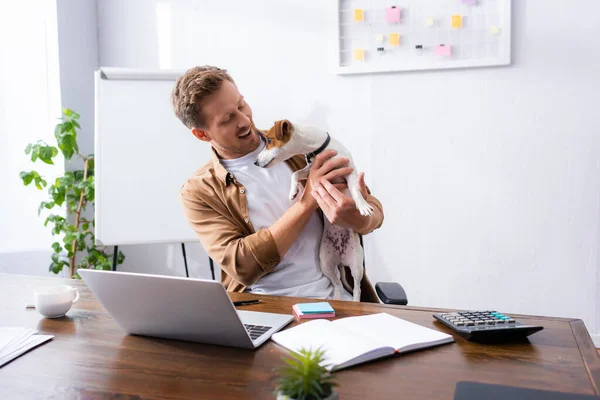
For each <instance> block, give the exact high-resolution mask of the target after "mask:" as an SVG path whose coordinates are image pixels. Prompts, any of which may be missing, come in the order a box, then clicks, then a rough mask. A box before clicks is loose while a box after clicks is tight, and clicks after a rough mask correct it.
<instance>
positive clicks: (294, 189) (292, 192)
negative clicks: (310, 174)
mask: <svg viewBox="0 0 600 400" xmlns="http://www.w3.org/2000/svg"><path fill="white" fill-rule="evenodd" d="M302 189H303V186H302V184H301V183H298V184H297V185H294V186H292V188H291V190H290V196H289V198H290V201H294V200H295V199H296V197H298V194H299V193H300V192H301V191H302Z"/></svg>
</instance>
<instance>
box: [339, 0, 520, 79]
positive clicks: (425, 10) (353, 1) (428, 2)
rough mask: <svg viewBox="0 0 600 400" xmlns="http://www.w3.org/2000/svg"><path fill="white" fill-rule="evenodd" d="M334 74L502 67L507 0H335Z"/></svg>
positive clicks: (507, 45)
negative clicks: (335, 57)
mask: <svg viewBox="0 0 600 400" xmlns="http://www.w3.org/2000/svg"><path fill="white" fill-rule="evenodd" d="M336 16H337V38H336V39H337V40H336V42H337V44H338V50H337V72H338V73H339V74H357V73H371V72H372V73H375V72H391V71H414V70H431V69H450V68H470V67H485V66H493V65H508V64H510V62H511V0H402V1H400V0H337V12H336Z"/></svg>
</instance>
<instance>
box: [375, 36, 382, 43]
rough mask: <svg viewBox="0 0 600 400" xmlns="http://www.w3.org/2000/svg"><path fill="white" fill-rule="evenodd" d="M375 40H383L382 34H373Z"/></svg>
mask: <svg viewBox="0 0 600 400" xmlns="http://www.w3.org/2000/svg"><path fill="white" fill-rule="evenodd" d="M375 40H377V41H378V42H383V35H377V36H375Z"/></svg>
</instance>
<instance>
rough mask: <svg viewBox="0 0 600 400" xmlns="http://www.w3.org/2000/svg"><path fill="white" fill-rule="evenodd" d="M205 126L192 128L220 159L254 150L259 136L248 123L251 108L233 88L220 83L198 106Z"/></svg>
mask: <svg viewBox="0 0 600 400" xmlns="http://www.w3.org/2000/svg"><path fill="white" fill-rule="evenodd" d="M202 114H203V115H204V121H205V124H206V126H205V127H204V128H193V129H192V133H193V134H194V135H195V136H196V137H197V138H198V139H200V140H203V141H205V142H209V143H210V144H211V145H212V146H213V147H214V148H215V150H217V153H218V154H219V156H220V157H221V158H223V159H235V158H239V157H242V156H245V155H246V154H248V153H251V152H253V151H254V150H256V148H257V147H258V145H259V144H260V136H259V135H258V132H257V130H256V128H255V127H254V122H253V121H252V109H251V108H250V106H249V105H248V104H246V101H245V100H244V97H243V96H242V95H241V94H240V92H239V91H238V89H237V87H236V86H235V85H234V84H233V83H231V82H229V81H227V80H226V81H224V82H223V84H222V85H221V88H220V89H219V90H218V91H217V92H215V93H213V94H212V95H210V96H209V97H207V98H206V99H205V100H204V102H203V104H202Z"/></svg>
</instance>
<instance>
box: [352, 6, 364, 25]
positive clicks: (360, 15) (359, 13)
mask: <svg viewBox="0 0 600 400" xmlns="http://www.w3.org/2000/svg"><path fill="white" fill-rule="evenodd" d="M364 19H365V13H364V12H363V10H362V8H355V9H354V21H357V22H358V21H364Z"/></svg>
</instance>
